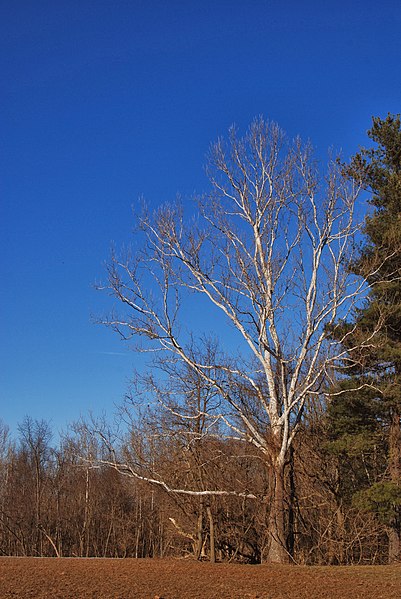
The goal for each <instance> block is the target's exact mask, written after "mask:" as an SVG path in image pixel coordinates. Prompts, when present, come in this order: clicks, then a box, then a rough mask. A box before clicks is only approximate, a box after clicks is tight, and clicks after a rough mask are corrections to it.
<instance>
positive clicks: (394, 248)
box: [329, 114, 401, 562]
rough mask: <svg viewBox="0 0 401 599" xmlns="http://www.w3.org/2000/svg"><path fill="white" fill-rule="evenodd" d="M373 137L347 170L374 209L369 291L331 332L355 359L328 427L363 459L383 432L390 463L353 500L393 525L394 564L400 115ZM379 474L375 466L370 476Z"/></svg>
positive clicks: (366, 253)
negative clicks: (367, 193) (363, 301)
mask: <svg viewBox="0 0 401 599" xmlns="http://www.w3.org/2000/svg"><path fill="white" fill-rule="evenodd" d="M368 135H369V137H370V138H371V139H372V141H373V142H374V143H375V147H374V148H371V149H362V150H361V151H360V152H359V153H357V154H356V155H355V156H354V157H353V159H352V161H351V165H350V167H348V169H347V171H348V174H349V175H350V176H351V177H353V178H356V179H359V180H361V179H362V181H363V183H364V185H365V187H366V189H368V190H369V191H370V192H371V199H370V203H371V205H372V206H373V208H374V209H373V211H372V213H371V214H370V215H369V216H368V217H367V218H366V222H365V230H364V232H365V235H366V242H365V244H364V245H363V247H362V248H361V251H360V256H359V259H358V260H357V261H356V262H355V263H354V264H352V266H351V268H352V270H353V272H355V273H357V274H360V275H361V276H363V277H365V278H366V280H367V282H368V283H369V286H370V293H369V295H368V297H367V300H366V304H365V306H363V308H361V309H359V310H358V311H357V312H356V313H355V315H354V321H353V322H347V323H345V322H342V323H338V325H337V326H336V327H335V328H334V330H333V336H334V337H335V338H338V339H342V341H343V343H344V344H345V346H346V348H347V349H348V356H349V357H348V360H346V361H345V362H344V364H343V372H344V373H346V375H347V376H346V378H344V379H342V380H341V382H340V384H339V386H340V388H341V391H342V393H341V394H340V395H335V396H334V397H335V398H334V400H333V401H332V404H331V407H330V409H329V423H330V429H331V435H332V439H333V440H335V443H336V444H337V448H340V449H341V450H342V451H347V452H348V455H349V454H350V451H352V448H354V451H355V447H359V450H360V451H364V452H365V454H366V452H369V448H370V449H371V450H372V451H373V447H374V446H375V444H376V441H377V439H379V438H380V437H381V436H382V435H381V434H380V431H381V433H384V438H385V444H384V448H385V450H386V453H387V458H388V459H387V461H386V462H385V463H384V465H383V468H382V471H381V473H380V477H379V478H378V479H377V480H376V482H375V483H374V484H373V485H369V486H367V487H365V489H364V490H362V492H359V493H358V494H357V495H356V498H355V499H356V501H357V502H358V504H359V505H361V506H364V507H365V508H368V509H371V510H374V511H376V513H377V515H378V517H379V518H380V519H381V520H382V521H383V522H385V524H386V525H387V526H388V531H389V533H388V536H389V561H390V562H393V561H396V560H398V559H400V557H401V509H400V506H401V430H400V415H401V123H400V116H399V115H396V116H395V115H390V114H389V115H388V116H387V117H386V118H385V119H381V118H378V117H377V118H373V125H372V128H371V129H370V130H369V131H368ZM372 265H373V266H374V268H372ZM372 272H373V274H372ZM368 273H369V274H368ZM372 416H373V418H372ZM347 445H348V447H347ZM374 470H375V469H374V468H373V466H372V469H371V473H372V476H373V475H375V473H374ZM366 472H367V474H368V476H367V478H365V481H364V483H363V481H362V479H361V485H362V486H364V484H365V485H366V483H367V482H368V480H369V469H368V470H366ZM377 476H378V475H377V474H376V477H377Z"/></svg>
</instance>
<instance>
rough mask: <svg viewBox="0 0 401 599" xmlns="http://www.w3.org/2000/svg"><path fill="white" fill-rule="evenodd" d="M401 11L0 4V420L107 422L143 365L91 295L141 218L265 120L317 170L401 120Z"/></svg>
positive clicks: (133, 2) (366, 4)
mask: <svg viewBox="0 0 401 599" xmlns="http://www.w3.org/2000/svg"><path fill="white" fill-rule="evenodd" d="M400 31H401V3H400V2H399V0H394V1H389V0H387V1H386V0H383V1H382V2H380V3H379V2H378V1H374V2H373V1H369V0H364V1H360V2H359V1H352V0H349V1H348V2H345V1H337V2H332V1H329V2H324V1H323V2H322V1H321V0H319V1H318V0H315V1H313V0H309V1H308V0H305V1H303V2H300V1H299V0H292V1H286V0H274V1H273V0H272V1H269V0H266V1H261V0H260V1H259V0H254V1H251V0H250V1H249V2H244V1H236V0H231V1H230V2H228V1H219V0H216V1H215V2H209V1H208V0H203V1H200V0H192V1H191V0H186V1H181V2H178V1H173V0H171V1H161V2H156V1H152V0H148V1H139V0H130V1H128V0H127V1H123V0H109V1H105V0H92V1H88V0H79V1H72V0H64V1H63V0H57V1H54V0H53V1H46V0H41V1H38V0H32V1H25V0H18V1H17V2H16V1H14V0H2V2H1V3H0V65H1V66H0V68H1V78H0V83H1V104H0V106H1V115H0V119H1V142H0V150H1V162H0V176H1V182H0V185H1V187H0V194H1V196H0V197H1V213H0V227H1V230H0V234H1V243H2V251H1V258H0V268H1V272H0V276H1V279H0V280H1V287H0V302H1V315H0V323H1V351H0V368H1V380H0V417H1V418H2V419H3V420H4V421H5V422H6V423H7V424H9V425H10V427H11V429H12V430H15V429H16V424H17V422H20V421H21V420H22V418H23V417H24V415H25V414H29V415H31V416H32V417H34V418H45V419H49V420H51V422H52V424H53V426H54V428H55V429H60V428H62V427H64V426H65V425H66V424H67V422H69V421H72V420H76V419H78V418H79V416H80V414H83V415H85V414H86V413H87V412H88V411H89V410H92V411H93V412H94V413H95V414H100V413H102V412H103V411H106V412H107V414H108V415H111V414H112V411H113V404H114V403H118V402H119V401H120V400H121V398H122V396H123V394H124V392H125V390H126V385H127V380H128V379H129V377H130V372H131V368H132V366H133V365H134V364H135V354H133V353H132V352H128V351H127V350H126V347H125V346H124V345H123V343H122V342H121V341H119V340H118V338H116V337H114V336H113V334H112V333H111V332H110V331H108V330H106V329H103V328H101V327H99V326H96V325H94V324H93V323H92V321H91V315H93V314H101V313H103V312H105V311H107V309H108V307H110V305H111V304H110V303H109V302H108V298H107V297H105V296H102V295H101V294H100V293H99V292H96V291H94V289H93V283H95V282H96V281H99V280H101V279H102V278H103V275H104V266H103V262H104V261H105V260H106V259H107V257H108V255H109V250H110V246H111V243H112V242H113V241H114V242H115V243H116V245H117V246H119V245H121V244H123V243H124V242H127V241H129V237H130V232H131V229H132V218H131V206H132V205H135V203H136V202H137V201H138V198H139V197H140V196H142V195H143V196H144V197H145V198H146V199H147V201H148V202H149V203H150V204H151V205H153V206H155V205H157V204H158V203H160V202H163V201H166V200H169V199H174V197H175V196H176V194H177V193H181V194H182V195H184V196H187V195H191V194H193V192H194V191H199V192H200V191H202V190H205V188H206V179H205V176H204V172H203V164H204V156H205V153H206V152H207V150H208V147H209V144H210V142H211V141H213V140H214V139H216V137H217V136H218V135H221V134H224V133H225V132H226V131H227V128H228V127H229V126H230V125H231V124H232V123H234V122H235V123H236V124H237V125H238V126H239V127H240V129H242V130H243V129H244V128H245V127H246V126H247V124H249V122H250V121H251V120H252V119H253V118H254V117H255V116H257V115H260V114H263V115H264V116H265V117H267V118H269V119H273V120H275V121H277V122H278V123H279V124H280V125H281V126H282V127H283V128H284V129H285V130H286V131H287V133H288V134H289V135H290V136H291V137H292V136H295V135H297V134H300V135H301V136H302V137H305V138H306V137H309V138H310V139H311V140H312V142H313V143H314V145H315V146H316V148H317V152H318V154H319V155H320V156H324V154H325V152H326V148H327V147H328V146H334V147H335V148H342V149H343V151H344V153H345V155H350V154H351V153H353V152H354V151H355V150H356V149H357V148H358V146H359V145H362V144H364V143H366V142H367V140H366V135H365V132H366V129H368V128H369V125H370V119H371V116H372V115H380V116H385V115H386V113H387V112H389V111H390V112H400V111H401V75H400V73H401V70H400V64H401V35H400Z"/></svg>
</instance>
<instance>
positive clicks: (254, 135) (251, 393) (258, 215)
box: [106, 119, 369, 562]
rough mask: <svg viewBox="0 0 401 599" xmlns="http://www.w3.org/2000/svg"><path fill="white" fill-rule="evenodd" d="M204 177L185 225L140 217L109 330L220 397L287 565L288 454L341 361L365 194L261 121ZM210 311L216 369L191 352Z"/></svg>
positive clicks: (118, 263)
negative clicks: (265, 472) (254, 455)
mask: <svg viewBox="0 0 401 599" xmlns="http://www.w3.org/2000/svg"><path fill="white" fill-rule="evenodd" d="M207 172H208V176H209V179H210V182H211V192H210V193H209V194H208V195H207V196H204V197H202V198H201V199H200V201H199V202H198V205H197V206H198V208H197V211H196V214H195V215H194V214H193V210H191V214H190V216H189V217H188V218H187V217H186V215H185V214H184V209H183V206H182V205H181V204H179V203H176V204H171V205H163V206H162V207H160V208H159V209H158V210H157V211H156V212H154V213H153V214H149V213H144V214H142V216H140V217H139V218H138V223H139V229H138V236H139V237H138V241H137V244H136V247H137V250H135V251H132V252H131V253H130V254H129V255H125V256H124V257H122V258H121V257H119V256H118V255H116V254H113V255H112V259H111V263H110V266H109V281H108V288H109V289H110V290H111V293H112V295H113V296H114V297H115V298H117V299H118V300H120V302H121V303H122V306H121V307H124V309H122V310H121V313H117V312H116V313H114V314H112V315H111V316H110V318H108V319H107V320H106V323H107V324H108V325H109V326H111V327H113V328H114V329H115V330H116V331H118V332H119V334H120V335H122V337H123V338H124V339H130V338H133V337H134V338H141V339H140V342H141V344H142V349H145V350H146V349H147V350H152V351H155V350H159V351H160V352H162V355H165V358H163V359H167V358H166V357H167V356H170V358H169V359H171V360H175V361H177V360H178V361H181V362H182V363H184V364H185V365H186V366H187V367H189V368H190V369H192V370H193V371H194V372H195V373H196V374H197V375H198V377H200V379H201V380H202V381H204V384H205V385H206V386H207V387H208V388H213V389H214V393H216V394H217V395H218V396H219V398H220V401H215V402H214V403H213V413H208V414H207V415H205V416H207V417H208V418H212V417H213V418H214V419H215V421H216V422H217V421H218V422H219V423H220V425H221V427H222V430H223V431H224V432H225V434H227V436H231V437H232V438H235V439H237V440H241V441H243V442H244V443H248V444H249V443H250V444H252V445H253V446H254V447H255V448H257V450H258V451H259V452H260V455H261V457H263V460H264V461H265V464H266V465H267V466H268V467H269V469H270V471H271V473H272V481H271V490H270V493H269V494H268V497H267V499H266V500H267V501H268V502H269V505H268V508H269V514H270V515H269V520H268V543H267V546H266V550H265V555H264V559H265V560H267V561H272V562H287V561H289V559H290V556H289V554H288V551H287V548H286V514H285V499H286V498H285V466H286V462H287V460H288V457H289V450H290V448H291V445H292V443H293V440H294V437H295V435H296V433H297V431H298V429H299V424H300V422H301V418H302V414H303V410H304V407H305V405H306V404H307V402H308V400H309V399H310V398H311V397H312V396H313V395H317V394H319V393H322V386H323V384H324V380H325V377H326V375H327V373H329V372H331V371H332V370H333V367H334V365H335V363H336V362H338V361H339V360H341V359H343V358H344V354H343V353H342V352H344V350H343V349H341V347H342V346H341V340H340V342H339V341H338V340H336V341H334V340H333V336H332V330H333V327H335V323H336V322H337V321H338V320H339V319H342V320H344V319H346V318H347V315H349V314H350V312H351V311H352V310H353V308H354V306H355V304H356V302H358V301H359V299H360V297H361V294H364V293H365V283H364V281H363V280H361V279H359V278H358V277H357V276H356V275H353V274H352V273H351V272H350V269H349V268H348V265H349V261H350V260H352V259H353V253H354V251H356V236H357V235H358V231H359V225H358V223H357V222H356V218H355V210H356V209H355V202H356V199H357V197H358V193H359V187H358V184H357V183H356V182H355V181H350V179H349V178H348V179H347V178H346V177H345V176H344V175H343V173H342V169H341V166H340V165H339V163H338V161H337V160H335V159H330V160H329V162H328V166H327V170H326V172H325V174H324V175H321V174H320V172H319V167H318V165H317V163H316V161H315V160H314V158H313V153H312V149H311V147H310V145H308V144H306V145H303V144H302V143H301V141H300V140H298V139H296V140H295V141H293V142H288V141H287V140H286V138H285V136H284V134H283V132H282V131H281V130H280V129H279V127H278V126H277V125H275V124H271V123H267V122H265V121H263V120H262V119H259V120H257V121H255V122H254V123H253V124H252V125H251V127H250V128H249V130H248V132H247V133H246V135H245V136H244V137H243V138H239V137H238V136H237V133H236V131H235V129H234V128H233V129H231V130H230V135H229V139H228V140H227V141H224V140H219V141H218V142H217V143H216V144H215V145H213V146H212V148H211V152H210V160H209V163H208V171H207ZM187 298H189V299H190V300H191V298H192V301H193V312H192V313H191V312H190V310H189V309H188V305H189V304H188V299H187ZM206 309H207V310H210V309H211V312H210V313H211V314H212V316H213V322H214V323H216V314H219V315H220V317H219V320H218V322H219V324H218V327H217V328H216V325H215V324H214V325H213V326H214V328H215V334H216V336H217V337H218V338H219V339H220V341H221V350H220V351H219V352H215V353H214V354H213V355H214V356H215V358H214V360H212V361H210V360H209V361H208V360H205V359H204V352H203V354H199V355H197V353H196V352H194V351H193V348H194V342H193V337H192V336H191V333H190V332H189V329H190V328H191V327H190V325H191V321H192V322H193V325H194V326H193V329H194V333H193V335H194V336H195V335H196V334H197V333H199V331H201V329H202V327H203V328H204V329H205V330H206V329H207V328H208V321H207V318H206V317H204V316H203V312H202V310H206ZM182 312H183V313H184V322H183V318H182V315H181V313H182ZM185 315H186V316H185ZM203 319H204V323H203V324H202V320H203ZM184 325H186V326H184ZM233 331H235V332H236V333H237V334H238V342H235V336H234V332H233ZM226 332H228V333H229V338H228V337H225V334H226ZM233 340H234V341H233ZM365 342H366V343H368V342H369V340H366V341H365ZM231 349H232V351H231ZM202 355H203V358H202V357H201V356H202ZM167 404H168V402H166V405H167ZM167 408H168V405H167ZM170 409H171V406H170ZM199 409H201V407H200V408H199ZM174 410H175V411H177V410H179V407H177V406H175V407H174ZM185 417H187V415H186V414H185V413H184V412H183V418H185ZM192 417H193V414H192ZM132 473H133V474H134V475H135V474H137V473H135V472H134V471H132ZM160 482H161V481H160ZM188 491H190V490H186V492H188ZM190 492H191V491H190ZM194 492H196V490H195V491H194ZM204 492H205V491H204V490H203V491H202V493H204ZM208 492H210V493H211V494H213V493H216V494H217V493H223V492H224V490H222V489H209V490H208ZM246 492H247V490H246V489H239V490H238V493H240V494H242V495H244V494H245V495H246Z"/></svg>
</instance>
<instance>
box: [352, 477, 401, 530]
mask: <svg viewBox="0 0 401 599" xmlns="http://www.w3.org/2000/svg"><path fill="white" fill-rule="evenodd" d="M353 504H354V505H355V507H357V508H359V509H362V510H366V511H368V512H373V513H375V514H376V515H377V517H378V518H379V520H380V522H382V523H383V524H386V525H387V526H394V523H395V521H396V519H397V514H398V511H399V509H400V507H401V487H399V486H398V485H397V484H395V483H393V482H391V481H383V482H379V483H375V484H373V485H372V486H371V487H369V488H368V489H364V490H363V491H359V492H358V493H356V494H355V495H354V498H353Z"/></svg>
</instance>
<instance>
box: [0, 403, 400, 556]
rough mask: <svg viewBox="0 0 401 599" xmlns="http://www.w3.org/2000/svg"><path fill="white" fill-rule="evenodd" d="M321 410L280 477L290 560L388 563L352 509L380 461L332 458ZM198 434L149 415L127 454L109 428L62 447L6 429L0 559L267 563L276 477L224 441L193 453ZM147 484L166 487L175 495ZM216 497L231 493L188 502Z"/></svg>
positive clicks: (45, 437) (382, 541) (37, 428)
mask: <svg viewBox="0 0 401 599" xmlns="http://www.w3.org/2000/svg"><path fill="white" fill-rule="evenodd" d="M315 408H316V409H315V410H314V411H312V410H311V411H310V413H309V414H308V417H307V418H306V419H305V421H304V424H303V431H302V432H303V434H302V444H300V443H298V442H297V443H295V444H294V448H293V451H292V452H291V455H290V459H289V460H288V461H287V463H286V467H285V491H286V503H285V505H284V508H283V509H284V511H285V513H286V519H285V535H286V547H287V548H288V550H289V553H290V555H291V559H292V560H293V562H294V563H301V564H305V563H306V564H355V563H358V564H360V563H362V564H364V563H383V562H386V561H387V551H388V538H387V533H388V529H387V528H386V525H385V523H383V522H382V521H380V518H378V517H377V515H375V514H372V513H371V512H367V511H366V510H364V509H363V508H361V507H360V506H358V505H355V502H353V501H352V496H353V495H354V494H355V491H357V490H358V488H360V487H361V485H362V484H363V481H361V473H360V472H359V470H360V469H361V464H360V460H361V458H362V457H363V459H365V461H369V460H370V462H373V461H374V460H376V461H377V462H378V463H377V464H376V465H375V464H372V463H369V464H366V465H365V468H366V470H367V471H369V472H370V475H371V476H374V475H375V472H374V469H375V468H376V469H377V472H379V471H380V469H381V468H382V466H383V464H382V463H380V462H381V461H382V460H383V454H382V455H380V451H379V450H377V452H376V453H377V455H375V456H373V454H370V455H365V456H363V455H362V454H363V452H360V453H359V454H358V451H357V450H355V452H354V455H353V456H349V455H348V454H347V456H345V454H341V452H338V451H336V448H335V447H333V443H332V442H331V441H330V438H329V437H330V435H329V430H330V424H329V422H328V419H327V415H326V411H325V410H324V409H323V407H322V406H321V405H320V404H319V405H317V406H315ZM156 416H157V417H156ZM164 426H167V428H164ZM197 426H199V424H194V423H193V422H191V424H190V426H189V427H188V429H189V430H185V431H183V430H182V423H181V422H179V423H176V424H174V423H173V422H171V421H169V422H168V423H163V424H161V423H160V414H159V415H157V414H154V415H153V418H152V416H150V415H149V414H147V416H146V422H142V423H140V422H137V425H136V426H132V427H131V428H130V430H129V432H128V433H127V434H125V436H124V440H121V441H120V442H117V441H116V439H115V438H112V437H111V434H110V431H109V430H108V428H107V426H105V424H104V423H103V424H102V426H94V425H91V427H89V426H87V425H84V424H80V425H79V426H78V425H77V426H74V427H72V428H71V430H70V431H69V432H68V433H67V434H66V435H64V436H63V438H62V439H61V440H60V441H59V444H58V446H57V447H56V446H55V445H54V444H52V443H51V437H52V435H51V429H50V427H49V425H48V424H47V423H46V422H44V421H40V422H37V421H33V420H31V419H29V418H26V419H25V420H24V422H23V423H22V424H21V425H20V427H19V437H18V439H17V440H15V441H12V440H11V439H10V437H9V435H8V433H7V427H6V426H5V425H2V446H1V461H0V477H1V487H0V489H1V491H0V552H1V554H2V555H22V556H27V555H33V556H60V557H61V556H64V557H66V556H75V557H77V556H79V557H88V556H96V557H166V556H176V557H185V556H192V557H193V558H196V559H207V560H211V561H221V560H227V561H229V560H231V561H233V560H234V561H245V562H249V563H258V562H260V561H261V560H262V558H263V553H264V551H265V548H266V545H267V544H268V541H269V538H268V535H269V510H268V505H269V503H270V502H271V500H272V496H273V494H274V489H273V487H272V480H273V479H272V473H271V470H270V469H269V467H268V466H266V463H265V462H262V463H261V459H260V456H259V455H258V452H257V451H256V450H255V449H252V447H247V446H244V444H243V443H241V442H240V441H236V440H233V439H231V440H226V439H224V437H223V436H222V437H220V438H219V436H218V434H217V432H216V435H215V436H213V437H203V438H200V437H198V436H196V437H195V442H193V439H192V440H191V437H189V436H188V432H189V431H190V429H191V428H192V427H195V428H196V427H197ZM89 429H91V432H90V433H89ZM166 431H168V434H166ZM299 438H301V437H299ZM111 440H112V441H113V445H112V446H111V445H110V442H111ZM101 464H103V465H101ZM110 464H111V465H112V464H115V465H116V467H115V468H110V467H109V465H110ZM124 474H127V475H128V476H124ZM140 476H142V477H143V478H145V479H153V480H157V481H160V480H163V481H169V485H171V488H174V489H176V490H177V491H176V490H170V488H169V489H167V488H164V487H163V486H161V485H160V484H158V483H156V484H155V483H154V484H150V483H148V482H144V481H142V480H140V479H139V477H140ZM343 477H344V478H343ZM239 487H240V488H242V489H244V492H243V493H242V496H239V494H238V493H237V489H238V488H239ZM210 488H221V489H224V490H225V492H224V493H221V494H217V493H216V494H214V495H210V494H208V493H205V494H202V493H193V494H191V493H186V494H184V493H182V492H181V491H182V490H183V489H196V490H197V491H201V490H202V489H210Z"/></svg>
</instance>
